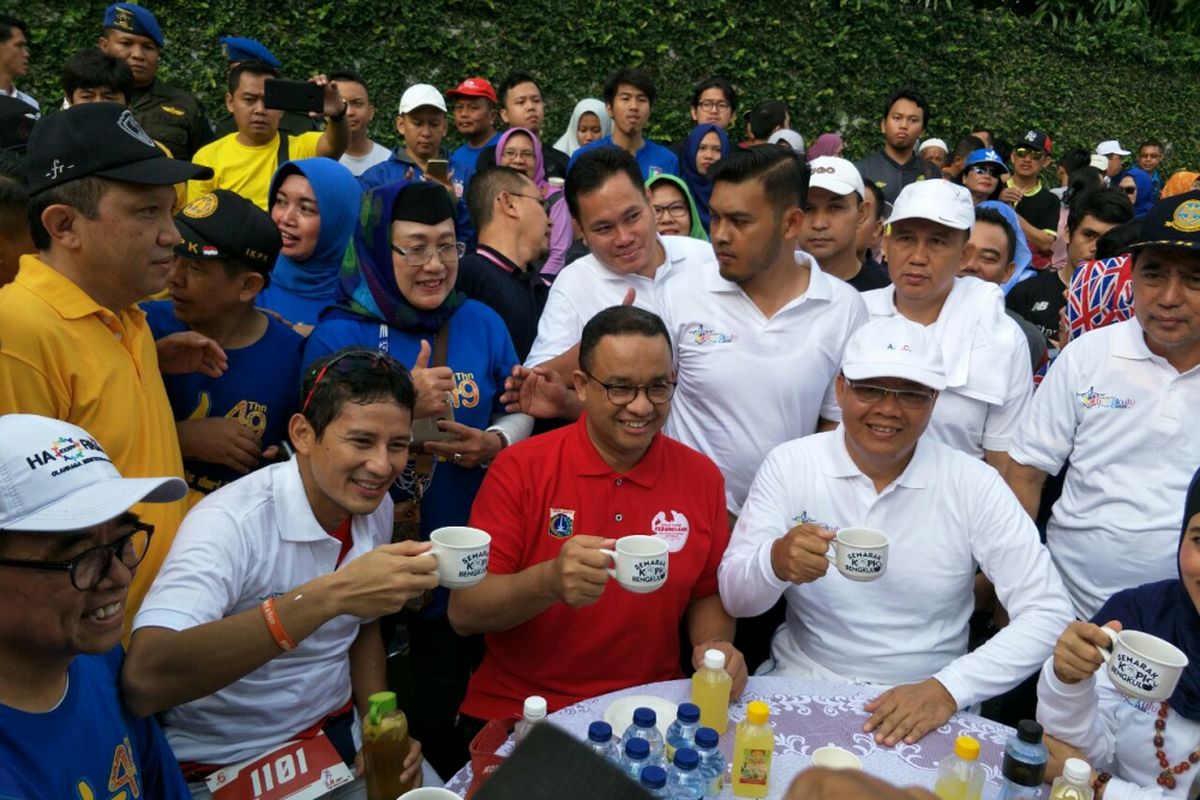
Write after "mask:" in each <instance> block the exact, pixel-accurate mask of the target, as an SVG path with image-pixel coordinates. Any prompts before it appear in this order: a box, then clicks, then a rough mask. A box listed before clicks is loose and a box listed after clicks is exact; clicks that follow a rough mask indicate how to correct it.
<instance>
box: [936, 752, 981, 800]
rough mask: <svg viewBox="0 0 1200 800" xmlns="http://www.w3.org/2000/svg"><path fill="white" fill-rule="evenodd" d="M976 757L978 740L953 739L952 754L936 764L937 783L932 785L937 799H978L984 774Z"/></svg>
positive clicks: (977, 754)
mask: <svg viewBox="0 0 1200 800" xmlns="http://www.w3.org/2000/svg"><path fill="white" fill-rule="evenodd" d="M978 759H979V741H978V740H976V739H974V738H972V737H970V736H960V737H958V738H957V739H956V740H955V741H954V755H952V756H947V757H946V758H944V759H942V763H941V764H938V777H937V783H936V784H934V787H933V793H934V794H935V795H937V796H938V800H979V799H980V797H982V796H983V781H984V778H985V777H986V776H985V774H984V771H983V765H982V764H980V763H979V761H978Z"/></svg>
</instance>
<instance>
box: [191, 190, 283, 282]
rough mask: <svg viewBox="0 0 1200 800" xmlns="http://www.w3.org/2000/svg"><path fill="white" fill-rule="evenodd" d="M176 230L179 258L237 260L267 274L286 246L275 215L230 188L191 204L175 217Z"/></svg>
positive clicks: (202, 197) (217, 191) (211, 193)
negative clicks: (272, 217) (280, 235)
mask: <svg viewBox="0 0 1200 800" xmlns="http://www.w3.org/2000/svg"><path fill="white" fill-rule="evenodd" d="M175 227H177V228H179V235H180V236H181V237H182V239H181V240H180V242H179V244H177V245H175V254H176V255H179V256H183V257H184V258H195V259H198V260H202V261H203V260H207V259H211V258H228V259H233V260H235V261H240V262H242V263H243V264H246V265H247V266H250V267H252V268H254V269H256V270H258V271H259V272H264V273H266V272H270V271H271V268H272V267H274V266H275V259H276V258H277V257H278V256H279V249H280V248H281V247H282V246H283V243H282V241H281V240H280V238H279V229H278V228H277V227H275V223H274V222H272V221H271V215H270V214H268V213H267V212H265V211H263V210H262V209H261V208H259V207H258V206H256V205H254V203H252V202H250V201H249V200H247V199H246V198H244V197H242V196H241V195H239V194H235V193H233V192H231V191H229V190H227V189H217V190H216V191H214V192H210V193H209V194H204V195H201V196H199V197H197V198H196V199H195V200H193V201H192V202H190V203H188V204H187V205H186V206H184V207H183V209H182V210H180V211H179V213H177V214H176V215H175Z"/></svg>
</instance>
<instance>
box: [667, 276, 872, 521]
mask: <svg viewBox="0 0 1200 800" xmlns="http://www.w3.org/2000/svg"><path fill="white" fill-rule="evenodd" d="M796 262H797V264H803V265H806V266H807V267H808V268H809V269H810V270H811V277H810V279H809V285H808V289H807V290H806V291H805V292H804V294H802V295H800V296H799V297H797V298H795V299H793V300H792V301H791V302H789V303H788V304H787V305H785V306H784V307H783V308H781V309H780V310H779V311H777V312H775V314H774V316H772V317H771V318H770V319H768V318H767V317H765V316H764V315H763V313H762V311H760V310H759V308H758V306H756V305H755V304H754V302H753V301H752V300H751V299H750V298H749V297H747V296H746V293H745V292H743V291H742V289H741V287H739V286H738V285H737V284H736V283H733V282H731V281H727V280H725V279H724V278H722V277H721V275H720V272H719V267H718V265H717V262H716V261H711V262H710V263H708V264H705V265H704V266H703V267H701V268H700V269H699V270H696V271H692V272H684V273H677V274H676V275H673V276H672V277H670V278H668V279H667V280H666V281H664V282H663V283H662V285H661V286H660V287H659V290H658V315H659V316H660V317H662V318H663V322H665V323H666V325H667V331H668V332H669V333H670V334H671V347H672V350H673V352H674V357H675V366H676V370H677V373H678V374H677V380H678V381H679V386H678V387H677V389H676V391H675V399H674V401H673V402H672V404H671V415H670V417H669V418H668V419H667V428H666V433H667V435H668V436H671V437H673V438H675V439H678V440H679V441H681V442H683V443H684V444H687V445H690V446H691V447H693V448H695V449H697V450H699V451H700V452H701V453H704V454H705V455H706V456H708V457H709V458H711V459H712V460H713V461H715V462H716V463H717V466H718V467H720V469H721V472H722V473H723V474H724V475H725V502H726V506H727V508H728V509H729V511H730V512H731V513H733V514H737V513H738V511H739V510H740V509H741V507H742V503H744V502H745V500H746V493H747V492H748V491H750V482H751V481H753V480H754V473H755V472H756V471H757V470H758V468H759V466H760V465H761V464H762V461H763V459H764V458H765V457H766V455H767V453H768V452H770V450H771V448H773V447H775V446H776V445H778V444H782V443H783V442H786V441H788V440H790V439H796V438H799V437H801V436H807V435H808V434H810V433H813V432H814V431H816V429H817V418H818V417H824V418H825V419H830V420H834V421H838V420H840V419H841V418H842V415H841V410H840V409H839V408H838V405H837V399H836V398H835V397H834V378H836V377H837V374H838V372H839V371H840V369H841V364H842V350H843V349H844V348H845V345H846V340H847V339H849V338H850V334H851V333H853V332H854V331H855V330H856V329H857V328H858V327H859V326H861V325H862V324H863V323H865V322H866V321H867V309H866V306H865V305H863V301H862V299H861V298H860V297H859V293H858V292H856V291H855V290H854V289H853V288H851V287H850V286H849V285H848V284H846V283H844V282H842V281H840V280H837V279H836V278H831V277H829V276H828V275H826V274H825V273H824V272H822V271H821V268H820V267H819V266H817V263H816V261H814V260H813V259H812V258H811V257H810V256H808V255H805V254H803V253H797V254H796Z"/></svg>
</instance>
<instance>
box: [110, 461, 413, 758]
mask: <svg viewBox="0 0 1200 800" xmlns="http://www.w3.org/2000/svg"><path fill="white" fill-rule="evenodd" d="M391 534H392V501H391V499H390V498H386V497H385V498H384V501H383V503H381V504H380V506H379V508H377V509H376V510H375V511H374V512H373V513H372V514H370V515H368V516H356V517H354V518H353V522H352V523H351V537H352V540H353V545H352V547H351V548H350V551H349V552H348V553H347V554H346V558H345V560H344V561H343V562H342V564H341V566H340V567H338V568H339V569H340V568H343V567H345V565H346V564H348V563H349V562H350V561H352V560H354V559H355V558H358V557H359V556H361V555H363V554H364V553H367V552H369V551H371V550H373V549H375V548H376V547H378V546H379V545H381V544H385V543H387V542H389V541H390V540H391ZM341 546H342V545H341V542H339V541H338V540H337V539H334V538H333V537H332V536H329V535H328V534H326V533H325V531H324V529H323V528H322V527H321V526H320V524H319V523H318V522H317V520H316V517H314V516H313V513H312V509H311V507H310V506H309V504H308V499H307V497H306V496H305V493H304V485H303V482H302V481H301V479H300V472H299V468H298V466H297V463H296V460H295V459H292V460H291V461H286V462H284V463H281V464H274V465H272V466H269V467H266V468H264V469H260V470H258V471H257V472H252V473H250V474H249V475H247V476H246V477H244V478H241V479H239V480H236V481H234V482H233V483H230V484H227V485H226V486H224V487H222V488H220V489H218V490H217V491H215V492H213V493H212V494H210V495H208V496H207V497H206V498H204V499H203V500H201V501H200V503H198V504H197V505H196V507H195V508H193V509H192V510H191V512H190V513H189V514H188V515H187V517H186V518H185V519H184V521H183V524H182V525H181V526H180V528H179V532H178V533H177V534H176V535H175V542H174V543H173V544H172V546H171V552H170V554H168V556H167V560H166V562H165V563H164V564H163V567H162V569H161V570H160V571H159V573H158V576H157V577H156V578H155V579H154V584H153V585H152V586H151V587H150V592H149V593H148V594H147V595H146V599H145V600H144V601H143V603H142V606H141V609H140V610H139V611H138V614H137V617H136V619H135V620H134V623H133V628H134V630H137V629H138V628H147V627H160V628H169V629H171V630H176V631H179V630H185V629H187V628H192V627H195V626H197V625H203V624H204V623H206V622H212V621H214V620H219V619H223V618H225V617H229V616H233V615H234V614H239V613H241V612H243V611H246V610H247V609H256V608H257V607H258V606H259V604H260V603H262V601H263V600H265V599H266V598H268V597H274V596H277V595H280V594H283V593H285V592H288V591H290V590H292V589H295V588H296V587H298V586H300V585H301V584H304V583H307V582H308V581H310V580H313V579H314V578H317V577H318V576H321V575H325V574H327V573H330V572H333V571H334V565H335V564H336V563H337V557H338V553H339V552H340V550H341ZM364 622H365V620H362V619H359V618H358V617H354V616H350V615H348V614H343V615H341V616H338V617H335V618H333V619H331V620H330V621H329V622H327V623H325V624H324V625H322V626H321V627H320V628H318V629H317V630H316V631H315V632H314V633H313V634H312V635H311V636H309V637H308V638H307V639H305V640H304V641H302V642H300V644H299V646H298V647H296V649H295V650H292V651H290V652H286V653H281V654H280V655H278V656H276V657H275V658H274V659H272V660H271V661H268V662H267V663H266V664H264V665H263V666H261V667H259V668H258V669H256V670H254V672H252V673H250V674H249V675H247V676H246V677H244V678H242V679H241V680H238V681H235V682H234V683H232V684H230V685H229V686H227V687H225V688H224V689H221V690H220V691H218V692H216V693H215V694H212V695H210V696H208V697H204V698H201V699H200V700H195V701H193V702H191V703H186V704H184V705H182V706H178V707H176V708H172V709H169V710H167V711H165V712H163V714H162V725H163V731H164V732H165V733H166V735H167V741H169V742H170V743H171V748H172V749H173V750H174V751H175V755H176V756H177V757H178V758H179V760H180V761H199V762H201V763H204V764H233V763H236V762H238V761H243V760H245V759H247V758H250V757H252V756H257V755H259V754H261V753H263V752H265V751H267V750H269V749H271V748H272V747H275V746H276V745H279V744H282V743H283V742H286V741H288V740H289V739H291V738H292V736H293V735H294V734H296V733H298V732H299V731H302V730H304V729H306V728H308V727H310V726H312V725H314V724H316V723H317V722H319V721H320V720H322V719H324V718H325V717H326V716H327V715H328V714H330V713H331V712H333V711H336V710H337V709H338V708H340V707H341V706H343V705H344V704H345V703H346V701H347V700H348V699H349V698H350V660H349V656H348V653H349V650H350V645H351V644H352V643H353V642H354V639H355V637H356V636H357V635H358V631H359V627H360V626H361V625H362V624H363V623H364ZM358 741H359V740H358V733H357V726H356V727H355V743H356V744H357V743H358Z"/></svg>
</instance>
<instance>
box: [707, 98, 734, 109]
mask: <svg viewBox="0 0 1200 800" xmlns="http://www.w3.org/2000/svg"><path fill="white" fill-rule="evenodd" d="M700 108H701V110H703V111H728V110H729V109H730V108H731V106H730V105H729V103H726V102H725V101H724V100H701V101H700Z"/></svg>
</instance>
